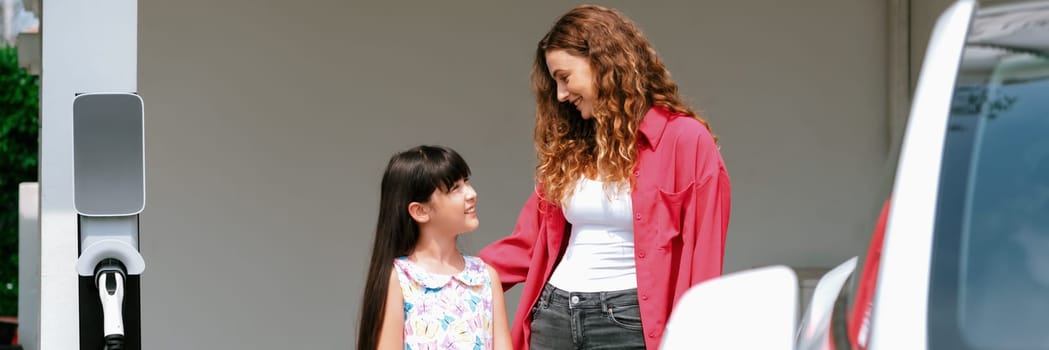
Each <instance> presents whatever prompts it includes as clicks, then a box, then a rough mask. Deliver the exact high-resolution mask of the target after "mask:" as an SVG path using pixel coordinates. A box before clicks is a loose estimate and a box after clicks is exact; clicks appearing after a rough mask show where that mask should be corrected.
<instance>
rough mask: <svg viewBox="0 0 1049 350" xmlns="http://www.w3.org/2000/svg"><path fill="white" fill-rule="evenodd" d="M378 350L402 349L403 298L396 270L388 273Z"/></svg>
mask: <svg viewBox="0 0 1049 350" xmlns="http://www.w3.org/2000/svg"><path fill="white" fill-rule="evenodd" d="M378 349H379V350H403V349H404V296H402V295H401V284H400V283H398V282H397V269H396V268H395V269H393V270H392V271H390V286H389V288H387V291H386V308H385V311H384V312H383V315H382V329H381V330H380V331H379V347H378Z"/></svg>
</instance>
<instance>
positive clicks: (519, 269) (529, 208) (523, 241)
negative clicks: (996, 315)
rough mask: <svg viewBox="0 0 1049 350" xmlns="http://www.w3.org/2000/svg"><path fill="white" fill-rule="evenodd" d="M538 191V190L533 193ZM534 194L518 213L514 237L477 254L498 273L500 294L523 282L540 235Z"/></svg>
mask: <svg viewBox="0 0 1049 350" xmlns="http://www.w3.org/2000/svg"><path fill="white" fill-rule="evenodd" d="M538 191H539V190H538V189H537V190H536V192H538ZM536 192H533V193H532V195H531V196H530V197H528V201H527V202H525V204H524V207H523V208H521V213H520V214H518V216H517V225H516V226H515V227H514V231H513V233H511V234H510V236H507V237H505V238H503V239H500V240H498V241H495V243H492V244H489V245H488V246H487V247H485V248H484V249H481V252H480V253H479V254H477V255H478V256H480V257H481V260H484V262H485V263H487V264H488V265H489V266H490V267H492V268H495V270H496V271H498V272H499V275H500V278H502V280H499V279H496V280H495V281H500V282H502V287H501V288H500V290H507V289H510V288H511V287H513V286H514V285H516V284H518V283H521V282H524V280H525V277H527V276H528V268H529V263H530V262H531V260H532V247H533V246H534V245H535V240H536V236H538V235H539V221H540V212H539V202H540V199H539V195H537V194H536Z"/></svg>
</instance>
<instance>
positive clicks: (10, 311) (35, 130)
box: [0, 46, 40, 316]
mask: <svg viewBox="0 0 1049 350" xmlns="http://www.w3.org/2000/svg"><path fill="white" fill-rule="evenodd" d="M39 95H40V78H39V77H36V76H33V75H31V74H29V72H28V71H26V70H25V69H23V68H21V67H19V66H18V50H17V48H14V47H8V46H4V47H0V316H14V315H17V314H18V184H19V183H20V182H27V181H37V159H38V149H39V147H38V145H39V126H40V117H39V115H40V102H39V101H40V100H39Z"/></svg>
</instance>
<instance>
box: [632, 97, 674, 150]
mask: <svg viewBox="0 0 1049 350" xmlns="http://www.w3.org/2000/svg"><path fill="white" fill-rule="evenodd" d="M669 120H670V111H668V110H666V109H665V108H662V107H652V108H649V109H648V113H645V117H644V118H643V119H641V124H640V125H638V127H637V130H638V132H639V133H640V134H641V137H640V138H639V140H645V142H648V145H649V146H650V147H652V149H655V148H656V147H659V141H660V140H662V139H663V131H665V130H666V127H667V121H669Z"/></svg>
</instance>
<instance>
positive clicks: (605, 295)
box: [600, 292, 610, 311]
mask: <svg viewBox="0 0 1049 350" xmlns="http://www.w3.org/2000/svg"><path fill="white" fill-rule="evenodd" d="M600 296H601V311H608V309H609V308H610V307H609V305H608V292H601V294H600Z"/></svg>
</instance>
